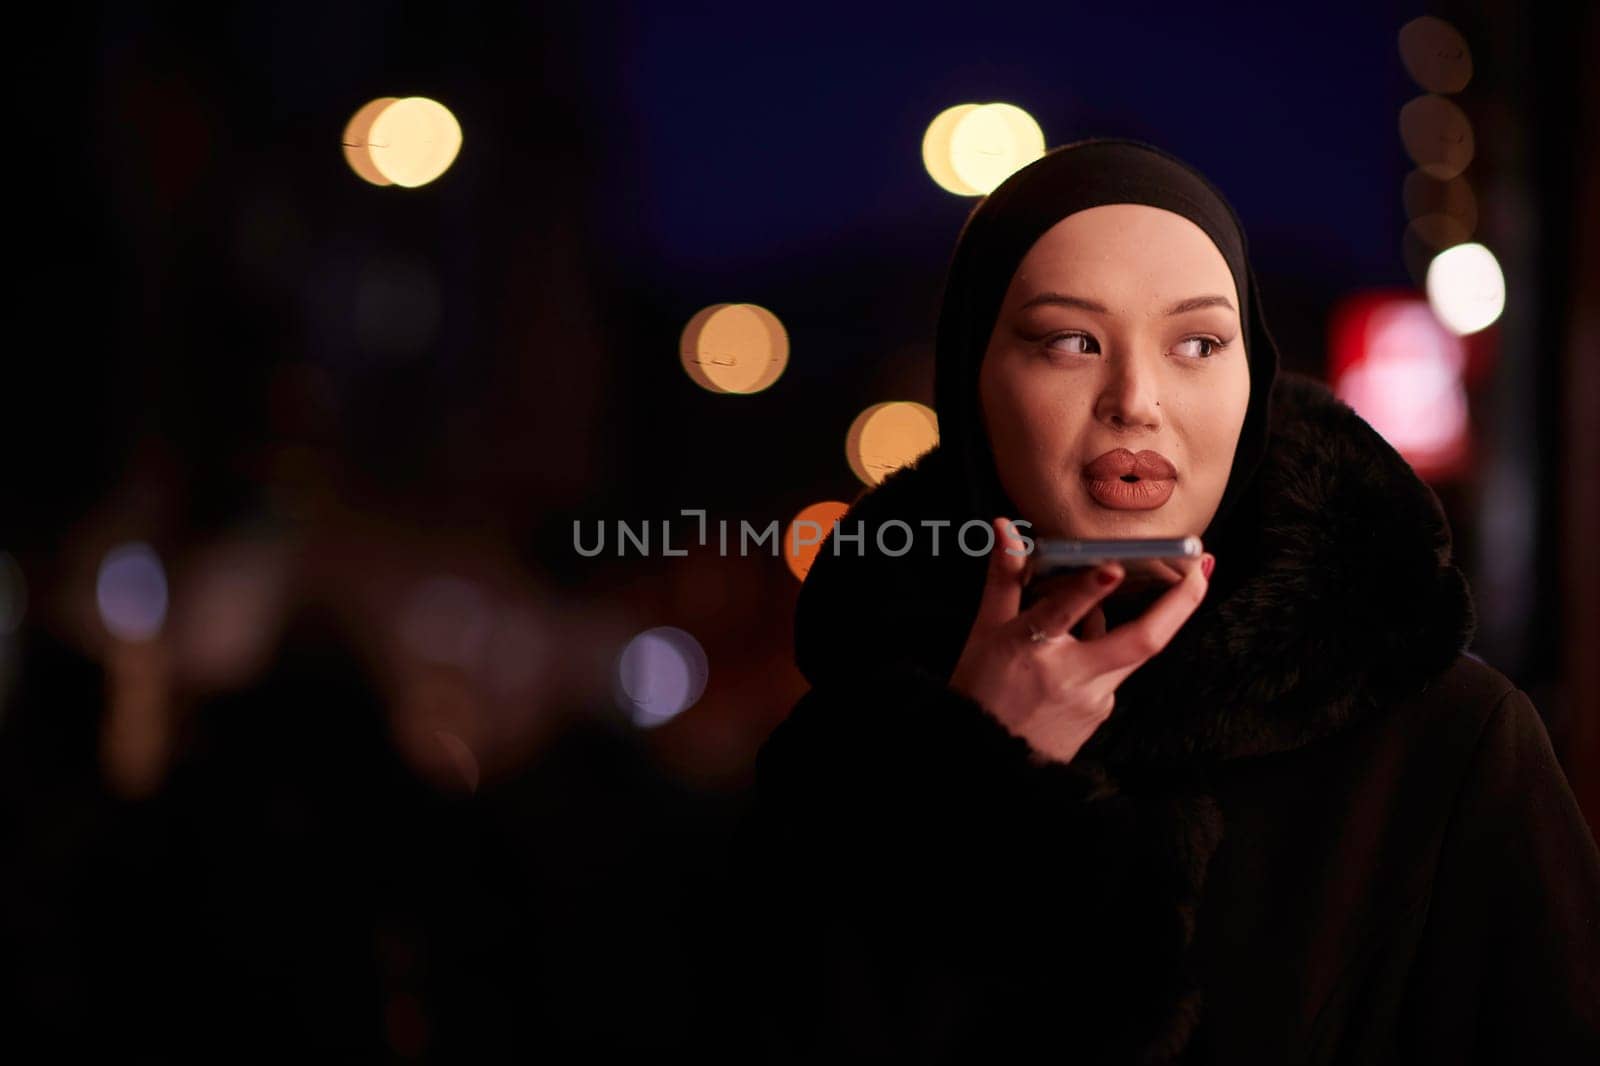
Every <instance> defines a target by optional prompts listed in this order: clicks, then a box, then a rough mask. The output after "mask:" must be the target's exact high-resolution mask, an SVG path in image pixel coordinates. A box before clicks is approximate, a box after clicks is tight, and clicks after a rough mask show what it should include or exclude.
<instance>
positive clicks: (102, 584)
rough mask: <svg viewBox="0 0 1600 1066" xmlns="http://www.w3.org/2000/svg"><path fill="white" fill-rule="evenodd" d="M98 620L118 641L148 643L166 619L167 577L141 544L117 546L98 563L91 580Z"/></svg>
mask: <svg viewBox="0 0 1600 1066" xmlns="http://www.w3.org/2000/svg"><path fill="white" fill-rule="evenodd" d="M94 595H95V603H96V604H97V605H98V606H99V608H100V620H101V621H102V622H103V623H105V627H106V629H107V631H108V632H110V633H111V635H112V636H114V637H117V638H118V639H121V640H127V641H141V640H149V639H150V638H151V637H153V636H155V635H156V634H157V633H159V632H161V627H162V625H163V624H164V623H165V622H166V620H167V574H166V571H165V569H163V568H162V566H161V559H160V557H159V556H157V555H156V553H155V550H154V549H153V548H151V547H150V545H148V544H145V543H143V542H134V543H131V544H122V545H119V546H117V547H115V548H113V549H111V551H109V552H107V553H106V557H105V558H104V559H102V560H101V561H100V571H99V574H98V576H97V577H96V579H95V587H94Z"/></svg>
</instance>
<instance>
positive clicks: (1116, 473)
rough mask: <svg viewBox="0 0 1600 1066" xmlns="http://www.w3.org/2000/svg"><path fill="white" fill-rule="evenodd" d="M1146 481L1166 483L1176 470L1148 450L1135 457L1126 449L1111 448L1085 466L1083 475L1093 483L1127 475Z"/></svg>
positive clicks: (1162, 458)
mask: <svg viewBox="0 0 1600 1066" xmlns="http://www.w3.org/2000/svg"><path fill="white" fill-rule="evenodd" d="M1130 474H1131V475H1133V476H1134V477H1136V478H1141V479H1143V480H1148V481H1167V480H1171V479H1172V478H1175V477H1177V476H1178V470H1177V468H1176V467H1174V466H1173V465H1172V463H1171V462H1170V461H1169V460H1168V459H1167V457H1166V456H1164V455H1162V454H1161V453H1160V452H1156V451H1151V450H1149V449H1148V448H1147V449H1145V450H1144V451H1141V452H1139V453H1138V454H1137V455H1135V454H1134V453H1133V452H1131V451H1129V450H1128V449H1126V448H1113V449H1111V450H1110V451H1109V452H1106V453H1105V454H1104V455H1101V456H1098V457H1097V458H1095V459H1094V460H1093V461H1091V462H1089V463H1087V464H1085V466H1084V468H1083V475H1084V477H1086V478H1089V479H1090V480H1093V481H1111V480H1114V479H1117V478H1124V477H1127V476H1128V475H1130Z"/></svg>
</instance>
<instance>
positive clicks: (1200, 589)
mask: <svg viewBox="0 0 1600 1066" xmlns="http://www.w3.org/2000/svg"><path fill="white" fill-rule="evenodd" d="M1208 585H1209V582H1208V581H1207V580H1206V576H1205V573H1204V572H1203V571H1202V570H1201V569H1200V568H1199V567H1195V568H1193V569H1191V570H1189V572H1188V573H1186V574H1184V576H1183V580H1182V581H1180V582H1178V583H1177V584H1176V585H1173V586H1172V587H1171V588H1170V589H1168V590H1167V591H1166V592H1164V593H1162V594H1161V598H1160V599H1158V600H1156V601H1155V602H1154V603H1152V604H1151V605H1150V607H1149V609H1148V610H1146V611H1145V612H1144V613H1143V614H1141V615H1140V616H1139V617H1138V618H1135V619H1134V620H1133V621H1131V622H1125V623H1123V624H1122V625H1120V626H1118V627H1117V628H1116V629H1113V630H1112V631H1111V632H1109V633H1107V634H1106V635H1105V636H1103V637H1101V638H1100V639H1099V640H1096V641H1095V642H1094V645H1095V648H1096V649H1097V651H1098V652H1099V661H1100V662H1101V663H1102V664H1103V666H1104V668H1105V669H1106V670H1107V672H1110V671H1117V670H1125V671H1127V672H1128V673H1132V672H1133V671H1134V670H1135V669H1137V668H1138V667H1139V666H1140V665H1141V664H1142V663H1144V662H1145V660H1147V659H1149V658H1150V657H1151V656H1153V655H1155V654H1156V653H1157V652H1159V651H1160V650H1161V649H1162V648H1165V647H1166V646H1167V643H1168V642H1169V641H1170V640H1172V637H1173V635H1174V634H1175V633H1177V632H1178V630H1179V629H1180V628H1182V626H1183V623H1184V622H1186V621H1188V620H1189V616H1190V615H1191V614H1193V613H1194V611H1195V608H1196V607H1199V606H1200V603H1201V601H1202V600H1204V599H1205V594H1206V588H1207V586H1208Z"/></svg>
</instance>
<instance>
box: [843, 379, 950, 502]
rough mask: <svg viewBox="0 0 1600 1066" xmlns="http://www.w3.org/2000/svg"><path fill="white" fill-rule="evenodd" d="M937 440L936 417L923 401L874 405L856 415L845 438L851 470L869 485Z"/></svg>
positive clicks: (846, 454) (845, 448)
mask: <svg viewBox="0 0 1600 1066" xmlns="http://www.w3.org/2000/svg"><path fill="white" fill-rule="evenodd" d="M938 443H939V420H938V417H937V416H935V415H934V413H933V411H932V410H931V409H930V408H928V407H927V406H926V405H924V404H920V403H914V402H911V401H909V400H896V401H892V402H889V403H879V404H873V405H872V406H871V407H869V408H867V409H866V410H865V411H862V412H861V413H860V414H859V415H857V416H856V418H855V421H854V422H852V423H851V424H850V432H849V433H848V434H847V435H846V437H845V445H844V452H845V457H846V459H848V460H849V463H850V469H851V470H853V471H855V475H856V477H858V478H860V479H861V480H862V481H863V482H865V483H866V484H868V485H877V484H880V483H881V482H882V481H883V479H884V478H886V477H888V476H889V475H890V474H892V473H894V472H895V471H896V470H898V469H900V468H901V467H902V466H905V465H906V464H907V463H909V462H911V461H912V460H913V459H916V458H917V457H918V456H920V455H923V454H924V453H926V452H927V451H929V450H930V449H932V448H933V446H934V445H936V444H938Z"/></svg>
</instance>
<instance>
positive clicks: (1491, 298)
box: [1427, 242, 1506, 335]
mask: <svg viewBox="0 0 1600 1066" xmlns="http://www.w3.org/2000/svg"><path fill="white" fill-rule="evenodd" d="M1427 290H1428V303H1429V304H1431V305H1432V307H1433V313H1434V314H1436V315H1438V316H1439V321H1441V322H1443V323H1444V324H1445V325H1446V326H1447V327H1448V328H1449V329H1450V330H1451V331H1452V332H1455V333H1458V334H1462V335H1465V334H1468V333H1476V332H1478V330H1480V329H1484V328H1485V327H1487V326H1489V325H1491V324H1492V323H1493V322H1494V321H1495V320H1496V319H1498V318H1499V317H1500V314H1501V312H1503V311H1504V310H1505V309H1506V279H1505V275H1504V274H1503V273H1501V271H1500V262H1499V260H1497V259H1496V258H1495V257H1494V253H1493V252H1491V251H1489V249H1487V248H1485V247H1484V246H1483V245H1481V244H1478V243H1476V242H1473V243H1470V244H1458V245H1456V246H1455V247H1453V248H1446V249H1445V250H1444V251H1442V252H1440V253H1439V254H1438V255H1436V256H1434V257H1433V261H1432V262H1431V263H1429V264H1428V279H1427Z"/></svg>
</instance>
